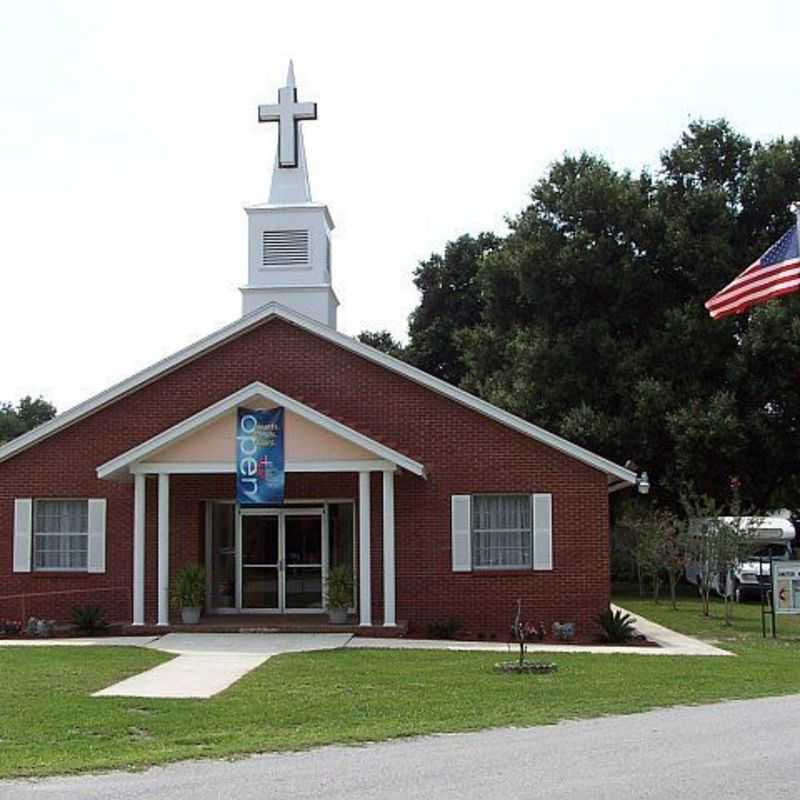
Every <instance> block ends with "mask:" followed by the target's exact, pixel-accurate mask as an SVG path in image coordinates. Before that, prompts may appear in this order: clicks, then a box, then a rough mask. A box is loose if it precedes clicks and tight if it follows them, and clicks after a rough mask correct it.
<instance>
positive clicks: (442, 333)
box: [407, 233, 500, 384]
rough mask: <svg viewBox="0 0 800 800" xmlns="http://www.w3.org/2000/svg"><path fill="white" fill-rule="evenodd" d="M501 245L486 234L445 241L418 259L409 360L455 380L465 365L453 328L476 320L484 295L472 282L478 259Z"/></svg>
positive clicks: (479, 314) (457, 328)
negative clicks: (440, 248) (416, 302)
mask: <svg viewBox="0 0 800 800" xmlns="http://www.w3.org/2000/svg"><path fill="white" fill-rule="evenodd" d="M499 243H500V239H499V238H498V237H497V236H495V235H494V234H491V233H481V234H479V235H478V236H476V237H473V236H469V235H465V236H462V237H460V238H459V239H456V241H454V242H449V243H448V244H447V246H446V247H445V249H444V254H443V255H439V254H437V253H434V254H433V255H431V257H430V258H429V259H428V260H427V261H422V262H420V264H419V266H418V267H417V269H416V271H415V273H414V285H415V286H416V287H417V289H419V291H420V293H421V297H420V302H419V305H418V306H417V308H416V309H415V310H414V311H413V312H412V314H411V318H410V320H409V335H410V343H409V348H408V353H407V356H408V360H409V361H410V362H411V363H412V364H413V365H414V366H416V367H419V368H420V369H423V370H425V371H426V372H429V373H431V375H436V377H438V378H443V379H444V380H446V381H449V382H450V383H454V384H458V383H459V382H460V381H461V378H462V377H463V374H464V363H463V361H462V359H461V353H460V348H459V345H458V342H457V341H456V336H455V335H456V332H457V331H461V330H463V329H468V328H470V327H472V326H473V325H475V324H477V323H478V322H479V320H480V317H481V311H482V308H483V299H482V298H481V294H480V290H479V288H478V286H477V283H476V280H477V275H478V269H479V266H480V262H481V259H482V258H483V256H484V255H486V254H487V253H489V252H491V251H492V250H493V249H494V248H495V247H497V246H498V245H499Z"/></svg>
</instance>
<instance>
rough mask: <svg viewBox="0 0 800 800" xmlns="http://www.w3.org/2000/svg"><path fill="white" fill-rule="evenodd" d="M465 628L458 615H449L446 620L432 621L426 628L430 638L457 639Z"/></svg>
mask: <svg viewBox="0 0 800 800" xmlns="http://www.w3.org/2000/svg"><path fill="white" fill-rule="evenodd" d="M463 628H464V623H463V622H462V621H461V620H460V619H459V618H458V617H448V618H447V620H445V621H444V622H432V623H431V624H430V625H428V626H427V627H426V628H425V632H426V634H427V636H428V638H429V639H455V638H456V636H458V634H459V633H460V632H461V631H462V629H463Z"/></svg>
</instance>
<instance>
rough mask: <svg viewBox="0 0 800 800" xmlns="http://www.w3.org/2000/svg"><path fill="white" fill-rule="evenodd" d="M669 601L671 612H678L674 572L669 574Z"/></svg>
mask: <svg viewBox="0 0 800 800" xmlns="http://www.w3.org/2000/svg"><path fill="white" fill-rule="evenodd" d="M669 599H670V602H671V603H672V610H673V611H677V610H678V576H677V574H676V573H674V572H670V573H669Z"/></svg>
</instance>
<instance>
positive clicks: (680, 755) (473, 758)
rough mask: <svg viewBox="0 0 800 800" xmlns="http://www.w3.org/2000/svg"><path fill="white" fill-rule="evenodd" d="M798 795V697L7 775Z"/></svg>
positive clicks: (139, 781) (155, 789) (208, 791)
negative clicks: (99, 769)
mask: <svg viewBox="0 0 800 800" xmlns="http://www.w3.org/2000/svg"><path fill="white" fill-rule="evenodd" d="M309 797H325V798H331V800H337V799H338V798H342V800H344V798H347V800H361V799H362V798H381V800H389V799H390V798H403V799H404V800H416V799H417V798H420V800H421V799H422V798H425V799H426V800H427V798H458V800H470V799H471V798H481V800H491V798H503V800H518V798H539V797H541V798H547V800H558V799H559V798H570V800H575V798H609V800H624V799H625V798H635V799H636V800H646V799H647V798H669V800H676V798H683V797H724V798H726V800H733V799H734V798H748V800H752V798H754V797H764V798H770V800H778V799H779V798H792V800H794V799H795V798H797V797H800V695H793V696H791V697H783V698H770V699H766V700H747V701H742V702H734V703H724V704H719V705H712V706H701V707H696V708H676V709H668V710H664V711H653V712H649V713H646V714H636V715H632V716H624V717H606V718H604V719H597V720H588V721H585V722H567V723H562V724H560V725H556V726H551V727H539V728H527V729H502V730H492V731H484V732H481V733H471V734H457V735H451V736H433V737H424V738H418V739H407V740H401V741H394V742H387V743H383V744H374V745H368V746H365V747H325V748H321V749H318V750H312V751H308V752H303V753H290V754H280V755H268V756H256V757H252V758H246V759H243V760H240V761H193V762H183V763H180V764H174V765H170V766H166V767H160V768H156V769H151V770H148V771H147V772H144V773H109V774H105V775H95V776H87V777H78V778H49V779H46V780H38V781H15V782H0V798H4V799H5V798H9V800H11V798H13V800H26V799H27V798H36V800H45V798H47V799H48V800H49V799H51V798H59V799H60V798H80V800H100V798H103V800H105V799H106V798H108V800H134V798H136V800H139V799H140V798H141V799H142V800H144V798H147V800H153V799H154V798H159V799H163V798H190V800H212V799H213V800H218V799H219V798H226V799H227V798H236V800H251V798H253V799H254V798H258V800H264V798H280V799H281V800H287V799H289V798H309Z"/></svg>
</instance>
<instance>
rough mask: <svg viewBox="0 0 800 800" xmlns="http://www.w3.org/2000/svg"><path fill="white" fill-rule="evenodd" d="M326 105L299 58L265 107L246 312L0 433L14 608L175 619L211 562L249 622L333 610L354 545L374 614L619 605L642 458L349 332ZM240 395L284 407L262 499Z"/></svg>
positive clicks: (2, 560) (355, 610)
mask: <svg viewBox="0 0 800 800" xmlns="http://www.w3.org/2000/svg"><path fill="white" fill-rule="evenodd" d="M313 119H316V105H315V104H314V103H308V102H299V101H298V97H297V90H296V88H295V83H294V75H293V72H292V69H291V67H290V71H289V77H288V79H287V85H286V86H285V87H284V88H282V89H280V90H279V93H278V102H277V103H276V104H274V105H264V106H261V107H259V120H260V121H263V122H276V123H278V125H277V127H278V132H279V133H278V146H277V153H276V157H275V166H274V170H273V177H272V185H271V190H270V196H269V201H268V202H267V203H263V204H258V205H253V206H251V207H248V208H247V209H246V212H247V218H248V225H249V265H248V276H247V283H246V285H245V286H243V287H242V289H241V292H242V302H243V313H242V316H241V318H240V319H238V320H236V321H234V322H232V323H231V324H230V325H228V326H226V327H224V328H222V329H220V330H217V331H214V332H213V333H211V334H209V335H208V336H207V337H205V338H204V339H201V340H200V341H198V342H196V343H194V344H193V345H191V346H190V347H187V348H185V349H184V350H181V351H180V352H178V353H175V354H174V355H172V356H170V357H168V358H165V359H164V360H162V361H160V362H158V363H157V364H153V365H152V366H151V367H149V368H147V369H145V370H143V371H142V372H139V373H138V374H136V375H133V376H131V377H130V378H128V379H127V380H125V381H123V382H121V383H119V384H117V385H116V386H112V387H111V388H110V389H108V390H107V391H104V392H102V393H101V394H99V395H97V396H95V397H92V398H91V399H89V400H87V401H86V402H84V403H82V404H80V405H78V406H76V407H74V408H72V409H70V410H68V411H66V412H64V413H62V414H61V415H59V416H58V417H56V418H55V419H53V420H51V421H50V422H47V423H45V424H43V425H41V426H40V427H38V428H36V429H34V430H33V431H31V432H29V433H27V434H25V435H23V436H20V437H19V438H17V439H14V440H13V441H11V442H9V443H8V444H6V445H4V446H3V447H0V618H2V617H9V618H20V617H28V616H31V615H36V616H43V617H50V618H54V619H57V620H67V619H68V618H69V615H70V610H71V609H72V607H73V606H76V605H85V604H87V603H94V604H96V605H99V606H101V607H102V608H103V609H104V610H105V611H106V616H107V618H108V619H109V620H110V621H114V622H122V623H127V624H130V625H133V626H143V625H148V626H153V625H168V624H170V622H171V621H174V618H171V614H172V613H173V612H172V611H171V608H170V602H169V601H170V590H171V587H172V584H173V579H174V576H175V574H176V573H177V572H178V571H179V570H180V569H181V568H182V567H184V566H185V565H187V564H190V563H192V564H201V565H203V567H204V568H205V571H206V576H207V584H206V593H205V603H204V609H203V613H204V615H205V617H206V619H210V618H213V619H226V620H227V619H229V620H231V622H232V623H233V624H235V622H236V620H237V618H240V619H241V618H242V616H241V615H247V618H248V619H252V617H253V615H264V618H265V619H267V618H271V619H277V617H280V618H281V619H284V620H285V619H286V618H288V617H289V616H290V615H296V616H294V617H292V618H293V619H296V620H298V621H302V620H303V619H304V617H303V616H302V615H307V616H306V617H305V619H306V620H309V621H310V620H312V619H315V618H317V617H321V615H323V614H325V612H326V598H327V593H326V585H327V580H328V576H329V574H330V572H331V570H332V569H333V568H334V567H337V566H338V567H343V568H345V570H350V571H351V573H352V577H353V580H354V590H353V596H352V605H351V607H350V608H349V609H348V611H349V614H350V619H349V622H350V623H351V624H352V625H356V626H360V627H363V628H365V629H370V630H371V631H375V629H376V628H377V627H381V628H384V627H385V628H387V629H389V630H387V632H390V631H392V630H397V629H398V626H400V630H402V629H403V627H404V626H410V628H411V630H416V631H422V630H423V629H424V627H425V626H426V625H428V624H431V623H435V622H442V621H444V620H446V619H448V618H450V617H457V618H459V619H460V620H462V621H463V624H464V626H465V628H466V630H467V631H469V632H471V633H472V634H473V635H487V636H488V635H492V634H495V635H505V633H506V632H507V630H508V626H509V624H510V621H511V618H512V616H513V612H514V608H515V605H516V602H517V600H518V599H520V598H521V599H522V601H523V606H524V609H525V613H526V615H527V616H528V617H530V618H533V619H536V620H537V621H538V620H542V621H544V622H545V623H546V624H547V625H548V626H549V625H550V623H552V622H554V621H561V622H566V621H570V622H576V623H577V625H578V627H579V630H580V629H583V630H584V631H588V630H589V629H590V628H591V627H592V625H593V622H594V620H595V618H596V617H597V615H598V614H599V613H600V611H602V610H603V609H604V608H605V607H606V606H607V604H608V602H609V594H610V578H609V522H608V507H609V493H610V492H613V491H615V490H618V489H622V488H627V487H631V486H634V485H636V482H637V476H636V474H635V473H634V472H631V471H630V470H629V469H626V468H624V467H622V466H619V465H618V464H615V463H613V462H611V461H609V460H607V459H605V458H603V457H602V456H599V455H596V454H594V453H591V452H589V451H587V450H585V449H584V448H582V447H579V446H577V445H575V444H572V443H571V442H568V441H566V440H564V439H562V438H560V437H559V436H556V435H554V434H552V433H549V432H548V431H545V430H543V429H541V428H539V427H537V426H536V425H534V424H531V423H530V422H526V421H525V420H523V419H520V418H519V417H516V416H514V415H512V414H509V413H507V412H505V411H503V410H502V409H500V408H497V407H496V406H493V405H490V404H489V403H486V402H484V401H483V400H481V399H480V398H478V397H475V396H473V395H471V394H468V393H467V392H465V391H463V390H461V389H459V388H457V387H455V386H452V385H450V384H448V383H446V382H444V381H442V380H440V379H438V378H435V377H432V376H431V375H428V374H426V373H424V372H422V371H420V370H418V369H416V368H414V367H411V366H409V365H408V364H406V363H404V362H402V361H399V360H397V359H395V358H392V357H391V356H388V355H386V354H384V353H382V352H380V351H378V350H375V349H373V348H371V347H368V346H366V345H364V344H362V343H360V342H359V341H357V340H355V339H353V338H351V337H349V336H346V335H344V334H343V333H340V332H339V331H338V330H337V319H336V318H337V306H338V304H339V301H338V299H337V297H336V294H335V292H334V290H333V286H332V278H331V268H330V239H331V233H332V230H333V221H332V219H331V215H330V213H329V211H328V208H327V207H326V206H325V205H323V204H320V203H317V202H313V201H312V199H311V193H310V189H309V182H308V170H307V165H306V154H305V149H304V145H303V138H302V128H301V122H302V121H303V120H313ZM242 409H250V410H253V411H265V412H266V411H269V410H271V409H282V414H281V420H282V423H281V424H282V429H281V434H282V447H283V450H282V461H281V470H280V472H281V474H280V480H281V486H282V491H281V495H280V498H279V499H278V500H277V501H276V500H275V499H274V498H273V499H272V500H271V501H267V502H255V503H252V502H242V501H241V495H240V493H239V492H238V485H239V481H240V480H241V474H242V469H243V466H242V464H243V462H242V459H241V456H240V454H239V453H238V452H237V424H238V423H237V420H238V419H239V417H238V416H237V415H239V414H240V412H241V410H242ZM265 463H266V462H265ZM259 474H260V473H259ZM237 615H238V616H237Z"/></svg>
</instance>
